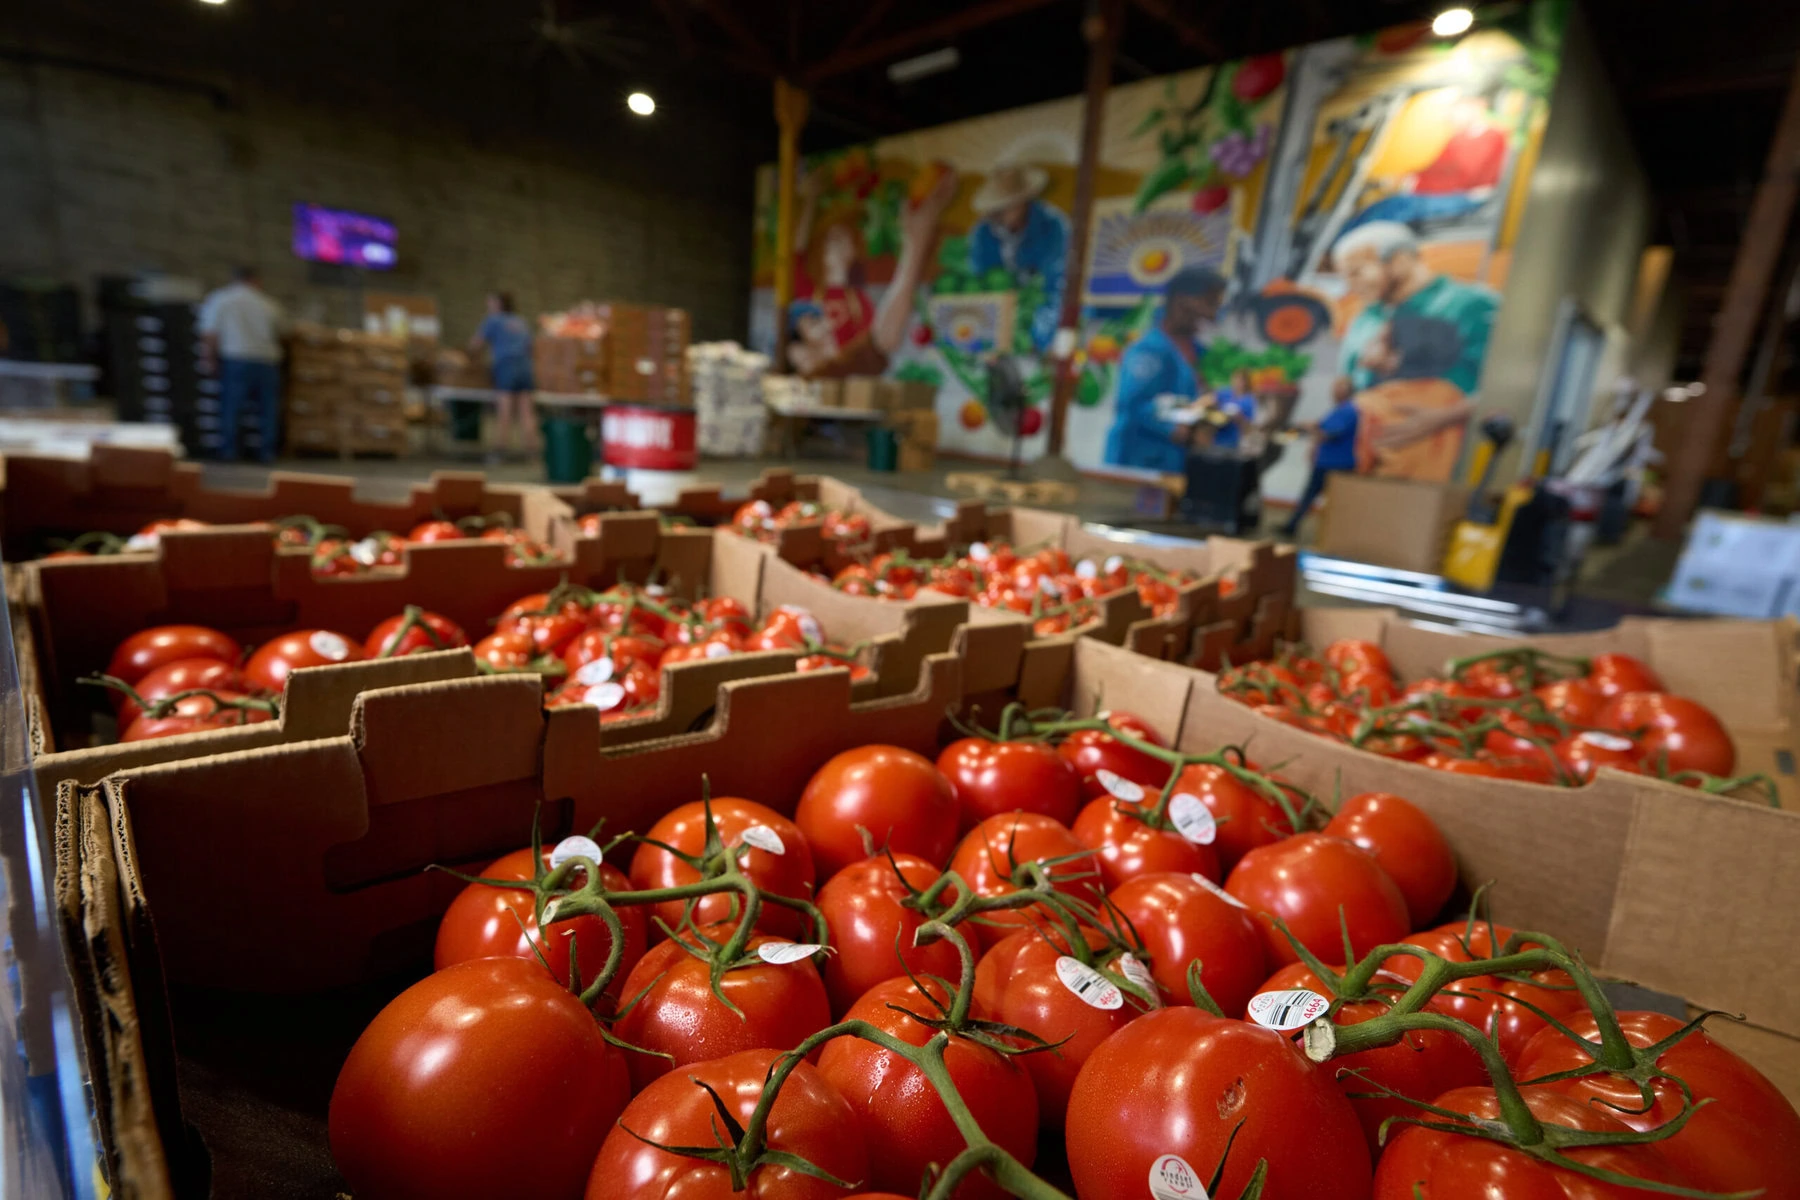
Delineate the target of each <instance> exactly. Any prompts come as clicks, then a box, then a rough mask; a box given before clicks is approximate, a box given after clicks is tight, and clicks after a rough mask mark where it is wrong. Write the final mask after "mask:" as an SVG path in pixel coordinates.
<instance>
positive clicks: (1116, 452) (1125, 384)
mask: <svg viewBox="0 0 1800 1200" xmlns="http://www.w3.org/2000/svg"><path fill="white" fill-rule="evenodd" d="M1224 301H1225V279H1224V277H1223V276H1222V275H1220V274H1219V273H1218V272H1217V271H1214V270H1212V269H1211V268H1209V267H1189V268H1187V269H1186V270H1183V271H1179V272H1177V273H1176V274H1175V277H1174V278H1173V279H1171V280H1169V282H1168V284H1167V285H1166V286H1165V287H1164V288H1163V311H1162V318H1161V319H1160V320H1159V321H1158V322H1157V324H1156V327H1155V328H1154V329H1152V330H1151V331H1150V332H1149V333H1147V334H1145V335H1144V336H1143V337H1141V338H1139V339H1138V340H1137V341H1136V342H1134V343H1132V345H1131V348H1130V349H1128V350H1126V351H1125V355H1124V357H1123V358H1122V359H1120V361H1119V391H1118V397H1117V399H1116V400H1115V401H1114V406H1113V424H1112V429H1111V430H1110V431H1109V432H1108V433H1107V435H1106V461H1107V462H1109V463H1111V464H1113V465H1114V466H1119V467H1139V468H1143V469H1147V470H1151V471H1160V472H1162V473H1164V474H1173V473H1177V472H1179V471H1181V470H1182V469H1183V467H1184V466H1185V465H1186V462H1187V449H1186V447H1185V445H1184V444H1182V443H1184V442H1185V441H1186V437H1187V433H1188V429H1187V427H1186V426H1183V425H1177V424H1176V423H1175V422H1173V421H1170V420H1167V419H1166V418H1164V417H1162V416H1161V415H1159V414H1158V413H1157V411H1156V398H1157V397H1158V396H1165V395H1174V396H1181V397H1183V398H1185V399H1188V400H1195V399H1198V398H1199V395H1200V358H1201V355H1202V353H1203V351H1202V350H1201V348H1200V343H1199V342H1198V340H1197V338H1198V336H1199V333H1200V330H1201V329H1202V327H1204V326H1206V325H1208V324H1210V323H1211V322H1212V321H1213V320H1214V319H1216V318H1217V317H1218V315H1219V308H1220V306H1221V305H1222V304H1223V303H1224ZM1234 432H1235V429H1234ZM1178 435H1179V436H1180V437H1181V439H1182V443H1178V442H1177V441H1176V437H1177V436H1178Z"/></svg>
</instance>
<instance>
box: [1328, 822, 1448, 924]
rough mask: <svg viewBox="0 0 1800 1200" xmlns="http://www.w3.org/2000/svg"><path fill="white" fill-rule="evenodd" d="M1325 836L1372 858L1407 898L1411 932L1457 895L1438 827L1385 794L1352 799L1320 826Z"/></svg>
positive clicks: (1446, 852) (1446, 845)
mask: <svg viewBox="0 0 1800 1200" xmlns="http://www.w3.org/2000/svg"><path fill="white" fill-rule="evenodd" d="M1325 833H1326V834H1327V835H1329V836H1331V837H1337V838H1343V839H1344V840H1345V841H1347V842H1354V843H1355V844H1356V845H1358V846H1361V847H1362V848H1363V849H1364V850H1367V851H1368V852H1369V853H1370V854H1372V855H1374V856H1375V861H1376V862H1377V863H1379V864H1381V869H1382V870H1383V871H1385V872H1387V875H1388V878H1389V879H1392V880H1393V881H1394V886H1395V887H1397V888H1399V889H1400V894H1401V895H1402V896H1404V897H1405V898H1406V911H1407V913H1408V914H1409V915H1410V917H1411V918H1412V923H1413V925H1414V926H1415V927H1417V926H1421V925H1424V924H1425V923H1426V922H1427V921H1429V920H1431V918H1433V917H1435V916H1437V915H1438V913H1439V911H1440V910H1442V909H1443V907H1444V902H1445V901H1447V900H1449V899H1450V893H1451V892H1452V891H1454V890H1455V889H1456V856H1455V855H1453V854H1452V853H1451V852H1450V843H1449V842H1447V841H1445V840H1444V834H1443V831H1442V830H1440V829H1439V828H1438V827H1437V822H1435V821H1433V820H1432V819H1431V818H1430V817H1428V816H1426V815H1425V814H1424V813H1423V812H1421V811H1419V809H1418V807H1417V806H1416V805H1414V804H1413V803H1412V802H1411V801H1409V800H1402V799H1401V798H1400V797H1399V796H1395V795H1391V794H1389V793H1387V792H1364V793H1362V794H1361V795H1357V796H1352V797H1350V798H1349V799H1348V800H1346V801H1344V803H1343V805H1342V807H1340V808H1339V809H1338V811H1337V815H1335V816H1333V817H1332V818H1331V822H1330V824H1328V825H1326V826H1325Z"/></svg>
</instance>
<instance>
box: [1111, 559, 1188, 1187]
mask: <svg viewBox="0 0 1800 1200" xmlns="http://www.w3.org/2000/svg"><path fill="white" fill-rule="evenodd" d="M1124 565H1125V559H1124V557H1123V556H1122V555H1118V554H1115V555H1113V556H1112V557H1111V558H1109V559H1107V560H1106V566H1105V571H1106V573H1107V574H1108V575H1111V574H1112V573H1113V572H1114V571H1117V570H1118V569H1119V568H1120V567H1122V566H1124ZM1176 1161H1178V1162H1179V1161H1180V1160H1179V1159H1177V1160H1176Z"/></svg>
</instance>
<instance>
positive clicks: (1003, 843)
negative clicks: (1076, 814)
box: [950, 812, 1094, 946]
mask: <svg viewBox="0 0 1800 1200" xmlns="http://www.w3.org/2000/svg"><path fill="white" fill-rule="evenodd" d="M1055 859H1061V860H1063V861H1060V862H1057V863H1056V864H1055V865H1054V866H1047V867H1046V868H1045V870H1046V871H1047V872H1048V873H1049V875H1050V878H1051V879H1052V880H1053V886H1054V887H1055V888H1056V890H1057V891H1059V892H1064V893H1067V894H1069V895H1073V896H1084V895H1089V894H1090V878H1091V876H1092V875H1093V874H1094V867H1093V863H1092V861H1091V859H1092V855H1091V854H1090V853H1089V852H1088V850H1087V848H1086V847H1085V846H1083V845H1082V844H1081V843H1080V842H1078V841H1076V840H1075V835H1074V834H1072V833H1070V832H1069V831H1068V829H1066V828H1064V827H1063V826H1062V825H1061V824H1059V823H1058V822H1056V821H1053V820H1051V819H1050V818H1049V817H1046V816H1043V815H1042V814H1040V813H1027V812H1018V813H1001V814H1000V815H999V816H994V817H989V818H988V819H987V820H985V821H983V822H982V823H981V824H979V825H977V826H975V828H973V829H971V830H969V832H968V833H967V834H966V835H965V836H964V837H963V840H962V842H961V844H959V845H958V846H957V847H956V853H955V854H954V855H952V856H951V859H950V869H951V870H952V871H955V872H956V873H957V874H958V875H960V876H961V877H962V880H963V882H964V883H966V884H968V885H969V887H970V889H971V890H973V891H974V893H975V894H976V895H977V896H1004V895H1006V894H1007V893H1009V892H1016V891H1018V890H1019V885H1017V884H1015V883H1014V882H1013V878H1012V877H1013V872H1014V871H1015V870H1017V869H1018V868H1019V867H1021V866H1023V865H1024V864H1025V863H1029V862H1044V861H1046V860H1055ZM1047 919H1049V918H1048V914H1046V913H1044V912H1043V911H1042V905H1037V904H1034V905H1032V906H1030V907H1029V908H1015V909H1005V910H1002V911H999V912H991V913H986V914H984V915H983V916H982V918H981V920H982V923H981V924H978V925H976V926H975V928H974V933H975V934H976V936H977V937H978V938H979V939H980V942H981V944H982V945H983V946H992V945H993V944H994V943H996V942H998V941H999V940H1000V939H1001V938H1003V937H1005V936H1006V935H1007V934H1009V933H1011V932H1012V931H1013V930H1014V929H1017V928H1019V927H1022V926H1029V925H1034V924H1042V923H1043V922H1044V921H1045V920H1047Z"/></svg>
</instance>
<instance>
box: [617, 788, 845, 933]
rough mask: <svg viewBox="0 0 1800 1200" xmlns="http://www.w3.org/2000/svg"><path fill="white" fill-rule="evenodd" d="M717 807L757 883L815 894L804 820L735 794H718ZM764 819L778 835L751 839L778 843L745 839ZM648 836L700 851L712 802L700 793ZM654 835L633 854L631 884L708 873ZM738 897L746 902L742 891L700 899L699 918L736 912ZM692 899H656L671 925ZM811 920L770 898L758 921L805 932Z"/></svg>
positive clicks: (689, 879)
mask: <svg viewBox="0 0 1800 1200" xmlns="http://www.w3.org/2000/svg"><path fill="white" fill-rule="evenodd" d="M712 812H713V822H714V824H715V825H716V826H717V827H718V831H719V838H720V840H721V841H723V842H724V844H725V846H726V847H727V852H728V853H733V854H737V855H739V856H740V857H739V859H738V861H739V863H741V864H742V866H743V871H744V874H745V875H746V876H747V877H748V878H749V879H750V882H752V883H754V884H755V885H756V886H757V887H759V888H761V889H762V890H764V891H766V892H774V893H775V894H776V895H779V896H792V897H793V898H794V899H796V900H811V899H812V894H813V878H814V875H813V856H812V848H811V847H810V846H808V845H807V843H806V835H805V834H803V833H801V832H800V830H799V827H798V826H796V825H795V824H794V823H793V822H792V821H790V820H788V819H787V818H786V817H784V816H782V815H781V814H780V813H778V812H776V811H775V810H774V809H772V808H766V807H764V806H763V805H761V804H758V803H757V802H756V801H754V800H740V799H738V798H737V797H735V796H716V797H714V798H713V802H712ZM758 826H760V827H761V828H762V829H764V830H768V831H771V832H772V833H773V834H774V835H775V836H774V838H773V839H765V838H763V837H762V835H760V834H752V835H751V840H752V841H764V842H765V844H767V845H768V846H770V847H771V849H768V850H764V849H759V848H757V847H756V846H754V845H752V844H750V841H747V840H746V839H745V836H744V834H745V832H746V831H747V830H751V829H754V828H757V827H758ZM645 836H646V838H648V839H650V841H658V842H662V843H663V844H664V845H668V846H673V847H675V848H676V849H677V850H679V851H681V852H682V853H683V854H686V855H689V856H691V857H694V858H699V857H700V856H701V855H702V854H704V853H705V852H706V809H705V807H704V806H703V805H702V804H701V803H700V801H698V800H696V801H694V802H693V803H691V804H683V805H682V806H681V807H680V808H677V809H675V810H674V811H672V812H670V813H669V814H668V815H667V816H665V817H663V819H662V820H660V821H658V822H657V823H656V824H654V825H652V826H651V827H650V831H649V833H647V834H646V835H645ZM650 841H645V842H643V843H642V844H640V845H639V846H638V848H637V852H636V853H635V854H633V855H632V857H631V882H632V886H634V887H636V888H638V889H640V890H645V891H648V890H650V889H652V888H669V887H677V886H679V885H681V884H684V883H693V882H695V881H696V880H698V879H700V878H701V875H700V872H698V871H696V870H694V868H693V867H690V866H689V865H688V864H687V863H685V862H683V861H682V860H681V859H679V858H676V857H675V856H674V855H673V854H670V853H669V852H668V851H667V850H664V849H663V848H662V847H661V846H653V845H651V844H650ZM777 844H779V846H780V849H779V852H777V851H776V850H774V849H773V847H775V846H776V845H777ZM734 903H737V904H741V903H742V897H741V896H739V894H738V893H737V892H729V893H720V894H716V895H712V896H707V897H705V898H704V899H701V900H699V901H697V902H695V904H694V922H695V924H706V923H708V922H712V921H723V920H725V919H726V918H727V917H729V916H730V915H731V910H732V907H733V905H734ZM687 904H688V902H687V901H685V900H665V901H663V902H662V903H661V904H658V905H657V906H656V913H655V915H656V916H658V917H661V918H662V920H663V923H664V924H665V925H667V926H668V927H669V928H670V929H675V928H678V927H679V926H680V925H681V919H682V914H683V913H684V912H685V911H686V909H687ZM804 924H805V922H804V921H803V920H802V918H801V916H800V914H799V913H797V912H795V911H794V910H793V909H790V908H782V907H781V906H780V905H778V904H769V903H767V902H765V903H764V904H763V906H762V913H761V915H760V916H759V917H758V918H757V922H756V926H757V928H758V929H761V930H763V931H764V932H766V933H773V934H778V935H780V936H782V937H794V936H798V935H799V934H800V933H801V930H802V928H803V926H804Z"/></svg>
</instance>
